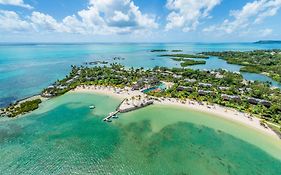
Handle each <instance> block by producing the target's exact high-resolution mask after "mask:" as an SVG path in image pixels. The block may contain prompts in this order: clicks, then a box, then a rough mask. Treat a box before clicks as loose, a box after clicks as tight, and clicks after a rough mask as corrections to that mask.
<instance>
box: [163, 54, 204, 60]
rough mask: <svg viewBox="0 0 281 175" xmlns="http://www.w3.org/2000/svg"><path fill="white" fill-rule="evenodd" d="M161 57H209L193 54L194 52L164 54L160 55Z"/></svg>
mask: <svg viewBox="0 0 281 175" xmlns="http://www.w3.org/2000/svg"><path fill="white" fill-rule="evenodd" d="M159 56H160V57H179V58H204V59H208V58H209V57H208V56H205V55H201V54H200V55H192V54H164V55H159Z"/></svg>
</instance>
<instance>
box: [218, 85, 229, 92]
mask: <svg viewBox="0 0 281 175" xmlns="http://www.w3.org/2000/svg"><path fill="white" fill-rule="evenodd" d="M218 88H219V90H221V91H226V90H228V89H230V87H221V86H220V87H218Z"/></svg>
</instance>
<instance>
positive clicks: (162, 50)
mask: <svg viewBox="0 0 281 175" xmlns="http://www.w3.org/2000/svg"><path fill="white" fill-rule="evenodd" d="M150 52H168V50H165V49H154V50H151V51H150Z"/></svg>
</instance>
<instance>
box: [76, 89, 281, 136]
mask: <svg viewBox="0 0 281 175" xmlns="http://www.w3.org/2000/svg"><path fill="white" fill-rule="evenodd" d="M71 92H77V93H95V94H102V95H109V96H112V97H115V98H118V99H120V100H123V99H125V98H128V99H129V98H131V97H135V96H142V97H144V96H146V95H145V94H144V93H142V92H140V91H132V90H131V88H129V87H126V88H124V89H120V88H113V87H103V86H85V87H82V86H79V87H77V88H76V89H74V90H72V91H71ZM154 103H155V104H157V105H164V106H165V105H166V106H177V107H183V108H186V109H190V110H194V111H198V112H204V113H208V114H212V115H214V116H217V117H221V118H224V119H227V120H230V121H235V122H238V123H241V124H243V125H245V126H247V127H251V128H253V129H255V130H257V131H259V132H262V133H265V134H267V135H270V136H273V137H276V138H278V139H279V137H278V136H277V135H276V133H275V132H274V131H272V130H271V129H269V128H265V127H264V126H261V125H260V119H258V118H255V117H250V116H249V115H248V114H245V113H242V112H239V111H236V110H235V109H230V108H227V107H223V106H219V105H207V104H203V103H202V104H199V103H197V102H195V101H191V100H186V101H180V100H178V99H172V98H158V99H156V100H154Z"/></svg>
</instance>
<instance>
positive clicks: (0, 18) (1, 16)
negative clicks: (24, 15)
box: [0, 10, 32, 33]
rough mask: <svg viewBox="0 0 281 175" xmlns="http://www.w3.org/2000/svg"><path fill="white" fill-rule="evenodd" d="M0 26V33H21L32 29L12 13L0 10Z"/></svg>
mask: <svg viewBox="0 0 281 175" xmlns="http://www.w3.org/2000/svg"><path fill="white" fill-rule="evenodd" d="M0 24H1V25H0V31H5V32H13V33H14V32H22V31H28V30H30V29H31V28H32V26H31V25H30V23H28V22H27V21H25V20H23V19H21V18H20V16H19V15H18V14H17V13H15V12H13V11H5V10H0Z"/></svg>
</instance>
